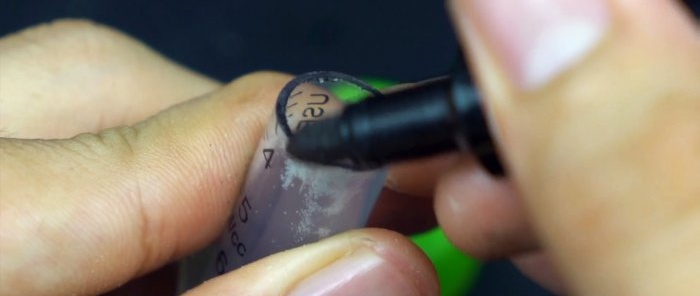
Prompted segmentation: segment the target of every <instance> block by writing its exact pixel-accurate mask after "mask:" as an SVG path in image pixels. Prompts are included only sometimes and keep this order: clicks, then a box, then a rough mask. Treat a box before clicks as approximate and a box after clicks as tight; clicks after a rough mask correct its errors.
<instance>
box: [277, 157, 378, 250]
mask: <svg viewBox="0 0 700 296" xmlns="http://www.w3.org/2000/svg"><path fill="white" fill-rule="evenodd" d="M358 177H359V180H358ZM280 179H281V181H282V188H284V189H285V190H290V189H291V188H293V187H295V184H298V188H296V189H297V190H298V192H299V195H300V197H301V198H303V201H302V202H301V207H300V209H299V215H300V218H301V219H300V221H299V225H297V227H296V231H297V233H296V234H295V236H296V238H297V241H301V240H303V238H304V237H307V236H308V235H309V234H315V235H317V236H318V238H319V239H320V238H323V237H326V236H328V235H329V234H330V232H331V230H330V229H328V228H325V227H321V225H314V224H315V223H314V222H315V220H318V219H319V215H320V216H322V217H333V216H337V215H339V214H341V212H342V211H343V209H344V208H345V206H346V205H347V203H348V202H349V200H350V199H352V198H353V197H352V196H353V195H355V194H357V190H356V189H355V186H357V185H358V181H360V180H362V179H364V178H362V176H358V173H356V172H352V171H349V170H346V169H341V168H333V167H325V166H318V165H313V164H308V163H304V162H300V161H297V160H294V159H291V158H288V159H285V161H284V170H283V172H282V174H281V176H280ZM360 182H361V181H360ZM321 203H323V204H327V205H321ZM328 203H329V204H328Z"/></svg>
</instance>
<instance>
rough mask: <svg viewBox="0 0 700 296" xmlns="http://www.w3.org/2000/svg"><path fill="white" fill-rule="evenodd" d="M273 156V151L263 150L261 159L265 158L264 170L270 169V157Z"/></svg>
mask: <svg viewBox="0 0 700 296" xmlns="http://www.w3.org/2000/svg"><path fill="white" fill-rule="evenodd" d="M274 155H275V150H274V149H263V158H265V169H269V168H270V163H271V162H272V157H273V156H274Z"/></svg>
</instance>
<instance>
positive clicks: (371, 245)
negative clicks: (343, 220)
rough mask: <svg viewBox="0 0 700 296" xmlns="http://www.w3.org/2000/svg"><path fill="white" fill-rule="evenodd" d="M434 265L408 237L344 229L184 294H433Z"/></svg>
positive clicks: (434, 287) (391, 233) (245, 267)
mask: <svg viewBox="0 0 700 296" xmlns="http://www.w3.org/2000/svg"><path fill="white" fill-rule="evenodd" d="M438 290H439V287H438V283H437V278H436V274H435V270H434V268H433V266H432V265H431V264H430V261H428V259H427V258H426V257H425V255H424V254H423V253H422V252H421V251H420V250H419V249H418V248H417V247H416V246H415V245H413V243H411V242H410V241H409V240H408V239H407V238H405V237H403V236H401V235H400V234H397V233H395V232H390V231H388V230H381V229H362V230H356V231H350V232H346V233H343V234H340V235H337V236H334V237H331V238H328V239H325V240H322V241H320V242H317V243H314V244H309V245H305V246H302V247H299V248H296V249H291V250H288V251H285V252H281V253H278V254H274V255H272V256H269V257H266V258H264V259H261V260H259V261H256V262H253V263H251V264H249V265H246V266H244V267H242V268H239V269H237V270H234V271H232V272H229V273H227V274H224V275H222V276H219V277H217V278H214V279H212V280H210V281H207V282H205V283H204V284H202V285H201V286H199V287H196V288H194V289H193V290H191V291H189V292H188V293H187V294H186V295H188V296H195V295H214V296H216V295H250V296H255V295H290V296H296V295H301V296H306V295H401V296H403V295H437V294H438Z"/></svg>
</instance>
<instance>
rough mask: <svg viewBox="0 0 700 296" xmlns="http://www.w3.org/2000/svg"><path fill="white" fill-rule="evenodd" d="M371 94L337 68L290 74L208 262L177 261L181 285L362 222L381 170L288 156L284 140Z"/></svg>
mask: <svg viewBox="0 0 700 296" xmlns="http://www.w3.org/2000/svg"><path fill="white" fill-rule="evenodd" d="M376 94H378V93H377V92H376V90H373V89H371V88H370V87H369V86H367V85H365V84H364V83H362V82H360V81H358V80H356V79H354V78H352V77H348V76H346V75H343V74H339V73H334V72H313V73H309V74H305V75H301V76H298V77H297V78H296V79H295V80H293V81H292V82H290V83H289V84H288V85H287V87H286V88H285V89H284V90H283V91H282V93H281V94H280V98H279V103H280V104H282V107H283V108H281V107H280V106H278V108H277V114H275V116H273V118H272V119H271V121H270V123H269V124H268V126H267V128H266V129H265V132H264V134H263V136H262V139H261V140H260V142H259V144H258V148H257V150H256V153H255V155H254V157H253V159H252V162H251V164H250V168H249V170H248V173H247V179H246V182H245V185H244V188H243V191H242V193H241V195H240V197H239V198H238V200H237V204H236V205H235V207H234V209H233V211H232V214H231V216H230V218H229V220H228V223H227V225H226V230H225V232H224V233H223V234H222V235H221V237H220V239H219V242H218V246H216V247H214V248H213V249H212V248H210V250H209V252H208V254H205V255H203V256H204V258H207V257H208V259H205V260H208V262H206V263H205V262H201V261H200V262H199V263H197V264H194V263H193V262H188V263H187V264H184V265H182V266H181V268H183V269H184V270H181V279H180V280H181V281H186V282H188V283H184V285H182V284H183V283H180V284H181V285H180V287H181V288H182V287H185V288H187V287H191V286H192V285H194V284H197V283H198V282H201V281H202V280H206V279H207V278H210V277H213V276H215V275H217V274H223V273H226V272H228V271H230V270H233V269H236V268H238V267H240V266H243V265H245V264H248V263H250V262H253V261H255V260H258V259H260V258H263V257H265V256H268V255H270V254H273V253H276V252H279V251H283V250H287V249H290V248H294V247H297V246H300V245H303V244H307V243H312V242H315V241H318V240H320V239H323V238H325V237H328V236H331V235H333V234H336V233H339V232H343V231H347V230H350V229H355V228H360V227H363V226H364V225H365V224H366V222H367V219H368V217H369V214H370V211H371V210H372V207H373V206H374V203H375V201H376V198H377V197H378V195H379V192H380V190H381V187H382V185H383V184H384V180H385V176H386V174H385V172H384V171H383V170H375V171H365V172H358V171H351V170H348V169H344V168H338V167H330V166H319V165H314V164H309V163H305V162H301V161H298V160H296V159H294V158H291V157H290V156H289V155H288V154H287V152H286V149H285V147H286V144H287V141H288V135H293V133H294V132H295V131H296V130H298V129H300V128H303V126H304V125H306V124H312V123H313V122H314V121H316V120H319V119H322V118H326V117H329V116H333V115H335V114H337V113H339V112H340V111H342V108H343V106H344V101H356V100H359V99H362V98H363V97H369V96H373V95H376ZM341 98H342V100H341ZM282 116H284V118H282ZM280 118H281V120H280ZM285 129H286V131H285ZM202 259H203V258H202ZM200 260H201V259H200ZM201 266H206V267H205V268H203V269H202V268H201Z"/></svg>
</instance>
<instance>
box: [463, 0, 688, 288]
mask: <svg viewBox="0 0 700 296" xmlns="http://www.w3.org/2000/svg"><path fill="white" fill-rule="evenodd" d="M451 4H452V6H451V8H452V13H453V16H454V18H455V21H456V23H457V27H458V30H459V33H460V36H461V37H463V38H462V41H463V44H464V45H465V49H467V51H468V53H469V54H470V56H471V61H473V64H474V66H475V67H474V68H475V69H476V72H477V73H476V74H477V77H478V81H479V82H480V84H481V87H482V90H483V91H484V92H485V94H486V97H487V98H488V100H487V102H486V105H487V107H488V108H487V109H488V112H489V113H490V116H491V120H492V123H493V125H494V129H495V133H496V136H497V138H498V140H499V141H500V144H501V147H502V150H503V154H504V157H505V158H506V160H507V163H508V165H509V169H510V172H511V173H512V175H513V177H514V178H515V180H516V182H517V184H518V186H519V187H520V189H521V191H522V192H523V194H524V195H525V198H526V203H527V205H526V206H527V208H528V210H529V213H530V215H531V216H532V217H533V220H534V223H535V227H536V229H537V231H538V232H539V233H538V234H539V235H540V236H541V237H542V238H543V240H544V245H545V247H547V248H549V249H550V250H551V251H552V252H553V255H554V259H555V261H556V263H557V265H558V268H559V269H560V271H561V272H562V273H563V275H564V278H565V279H566V280H568V284H569V285H570V286H571V287H570V289H572V291H574V292H575V293H574V294H582V295H610V294H615V295H620V294H633V295H643V294H652V295H654V294H657V295H658V294H684V293H685V294H693V293H696V291H697V286H696V287H690V286H689V285H691V284H696V282H693V281H683V279H694V278H697V274H698V272H700V270H698V268H699V267H698V265H697V262H699V260H700V251H699V250H700V249H698V248H697V246H698V245H700V235H698V225H700V220H699V218H700V203H698V199H697V198H698V196H700V183H698V180H700V83H698V81H700V38H699V37H700V36H699V34H698V27H697V24H695V23H694V22H693V20H692V19H691V18H690V17H689V15H688V14H687V13H686V12H685V11H684V10H683V9H682V8H681V7H680V5H679V3H677V2H676V1H664V0H653V1H645V2H644V3H643V4H642V3H639V1H633V0H559V1H556V0H542V1H525V0H520V1H506V0H492V1H479V0H454V1H452V2H451ZM669 271H673V272H669ZM678 283H686V285H685V286H684V285H678ZM622 292H626V293H622ZM674 292H675V293H674ZM685 294H684V295H685Z"/></svg>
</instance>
